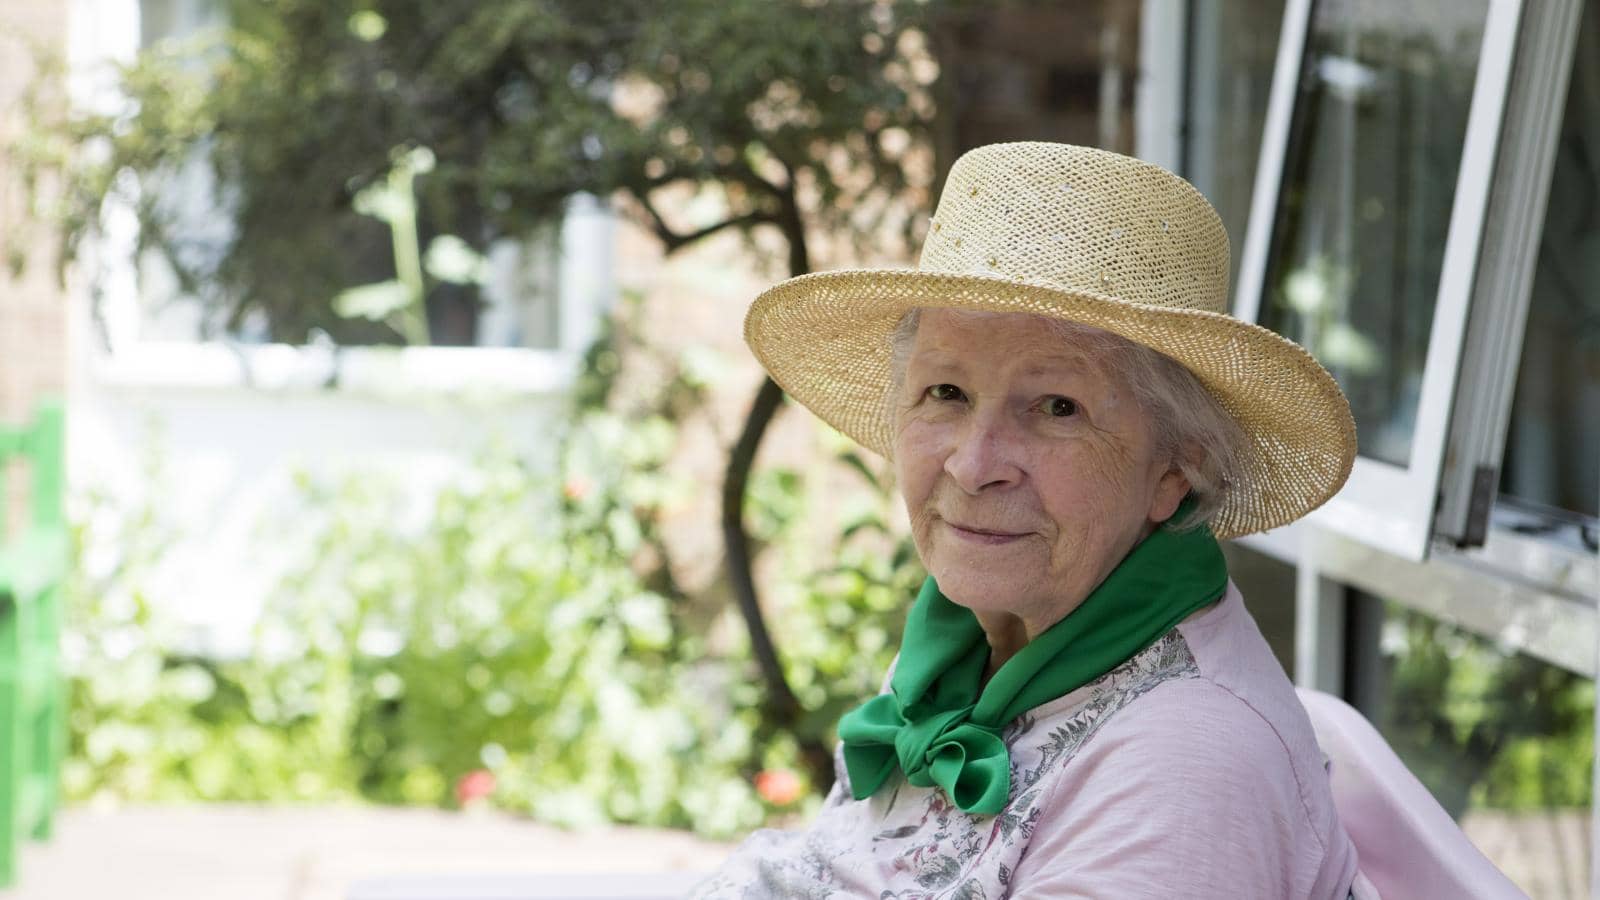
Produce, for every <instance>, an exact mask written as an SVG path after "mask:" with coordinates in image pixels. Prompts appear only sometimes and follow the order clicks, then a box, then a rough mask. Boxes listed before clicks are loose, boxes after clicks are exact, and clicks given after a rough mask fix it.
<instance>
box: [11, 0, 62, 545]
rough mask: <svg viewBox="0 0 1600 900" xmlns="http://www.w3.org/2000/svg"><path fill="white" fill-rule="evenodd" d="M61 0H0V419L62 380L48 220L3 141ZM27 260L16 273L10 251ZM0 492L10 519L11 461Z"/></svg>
mask: <svg viewBox="0 0 1600 900" xmlns="http://www.w3.org/2000/svg"><path fill="white" fill-rule="evenodd" d="M66 37H67V2H66V0H0V420H4V421H7V422H17V421H20V420H22V419H23V418H24V417H26V416H27V415H28V414H29V413H30V412H31V411H32V409H33V406H34V403H35V402H36V401H37V400H38V399H39V398H40V397H44V396H52V395H53V396H61V395H64V394H65V392H66V386H67V342H66V325H67V306H66V295H65V292H64V291H63V290H62V289H61V287H60V285H59V284H58V283H57V280H56V276H55V259H54V256H53V255H52V245H53V241H52V239H51V236H50V233H49V229H48V227H46V226H44V225H41V224H40V223H38V222H36V221H33V220H32V219H31V218H30V217H29V216H28V214H27V213H28V210H27V203H26V196H25V194H24V191H23V186H22V184H21V182H20V179H19V178H18V176H17V166H16V162H15V160H14V159H13V158H12V155H11V153H10V152H9V149H10V147H11V145H12V143H13V142H14V140H15V139H16V137H17V136H18V135H19V134H21V133H22V131H23V129H24V128H25V127H26V124H27V123H26V121H25V118H24V114H23V111H22V109H21V101H22V98H23V96H24V94H25V93H26V92H27V90H28V89H29V86H30V85H31V84H32V83H33V82H34V78H35V74H36V72H37V69H38V61H37V60H36V58H35V53H36V52H38V50H39V48H44V50H45V52H53V53H57V54H64V53H65V51H66ZM16 251H20V252H21V253H22V254H23V255H24V256H25V258H26V260H27V266H26V268H25V270H24V271H23V272H22V274H21V275H14V274H13V272H12V270H11V265H10V264H9V259H10V257H11V256H12V255H13V253H14V252H16ZM11 474H12V475H13V477H12V478H10V479H3V478H0V482H3V481H7V480H9V481H10V483H11V490H10V491H9V492H7V493H8V496H0V514H3V515H0V526H4V525H5V524H6V520H7V519H10V520H11V521H12V522H15V518H16V515H17V514H18V513H19V512H20V510H19V508H18V507H19V506H20V504H21V502H22V501H23V499H24V498H23V493H24V488H23V485H22V482H23V481H24V479H23V478H18V477H15V476H17V475H20V474H21V473H20V472H18V471H16V470H15V469H13V471H12V472H11Z"/></svg>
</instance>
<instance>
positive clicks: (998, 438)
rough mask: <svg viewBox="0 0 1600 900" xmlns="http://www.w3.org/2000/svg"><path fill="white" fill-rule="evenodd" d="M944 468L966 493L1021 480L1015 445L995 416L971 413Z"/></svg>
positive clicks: (973, 492) (945, 461)
mask: <svg viewBox="0 0 1600 900" xmlns="http://www.w3.org/2000/svg"><path fill="white" fill-rule="evenodd" d="M944 470H945V472H946V473H948V474H949V475H950V477H951V478H952V479H954V480H955V483H956V485H957V486H958V487H960V488H961V489H962V490H963V491H965V492H967V493H968V494H977V493H979V492H980V491H985V490H994V489H996V488H1001V487H1004V486H1006V485H1011V484H1015V483H1017V482H1018V481H1019V480H1021V477H1022V470H1021V468H1020V467H1018V466H1017V464H1016V459H1015V448H1014V447H1013V446H1012V444H1011V441H1010V439H1009V436H1008V435H1007V434H1006V433H1005V427H1004V424H1003V423H1002V422H1000V421H998V420H997V419H996V418H995V417H988V416H982V417H974V418H972V419H970V420H968V422H967V426H966V427H965V428H962V429H961V430H960V431H959V432H958V434H957V436H956V442H955V446H954V447H953V448H952V449H951V452H950V455H949V456H947V457H945V460H944Z"/></svg>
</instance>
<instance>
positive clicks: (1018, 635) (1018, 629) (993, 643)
mask: <svg viewBox="0 0 1600 900" xmlns="http://www.w3.org/2000/svg"><path fill="white" fill-rule="evenodd" d="M975 615H976V616H977V617H978V624H979V625H980V626H982V628H983V634H984V636H985V637H986V638H988V640H989V665H988V667H987V668H986V669H984V672H983V682H984V683H985V684H988V683H989V679H990V678H991V677H993V676H994V673H996V672H998V671H1000V667H1001V666H1003V665H1005V664H1006V660H1008V659H1010V658H1011V657H1013V656H1016V655H1017V651H1018V650H1021V649H1022V648H1023V647H1024V646H1025V645H1026V644H1027V643H1028V641H1030V640H1032V639H1033V635H1031V634H1029V633H1028V627H1027V625H1026V624H1024V623H1023V621H1022V618H1021V617H1020V616H1014V615H1012V614H1011V613H997V612H983V613H975Z"/></svg>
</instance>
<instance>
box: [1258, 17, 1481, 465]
mask: <svg viewBox="0 0 1600 900" xmlns="http://www.w3.org/2000/svg"><path fill="white" fill-rule="evenodd" d="M1487 15H1488V2H1487V0H1429V2H1415V3H1395V2H1392V0H1327V2H1321V3H1318V4H1316V7H1315V11H1314V12H1313V15H1312V20H1311V28H1310V34H1309V36H1308V39H1307V43H1306V49H1305V57H1304V65H1303V68H1302V70H1301V74H1300V81H1299V90H1298V96H1297V97H1296V100H1295V114H1294V120H1293V123H1292V125H1291V128H1290V135H1289V143H1288V148H1287V151H1286V154H1285V157H1284V169H1283V183H1282V187H1281V189H1280V192H1279V197H1278V209H1277V213H1276V215H1275V217H1274V222H1275V226H1274V230H1273V236H1272V242H1271V245H1270V250H1269V256H1268V262H1267V271H1266V278H1265V281H1264V282H1263V284H1264V285H1265V288H1264V296H1263V297H1262V304H1261V313H1260V317H1259V318H1260V320H1261V323H1262V324H1264V325H1266V326H1267V327H1269V328H1272V329H1274V330H1276V331H1279V332H1281V333H1283V334H1285V335H1287V336H1289V337H1291V338H1293V339H1294V340H1296V341H1299V342H1300V343H1301V344H1302V345H1304V346H1305V347H1306V348H1307V349H1309V350H1310V351H1311V352H1312V353H1313V354H1315V355H1316V356H1317V358H1318V359H1320V360H1321V361H1322V363H1323V364H1324V365H1326V366H1327V367H1328V368H1329V369H1330V370H1331V371H1332V372H1333V374H1334V375H1335V377H1337V378H1338V379H1339V382H1340V384H1341V385H1343V387H1344V389H1345V392H1346V393H1347V394H1348V395H1349V396H1350V403H1351V406H1352V407H1353V408H1354V410H1355V417H1356V425H1357V432H1358V434H1359V435H1360V441H1361V452H1362V453H1363V454H1364V455H1366V456H1371V457H1374V458H1377V459H1381V460H1384V461H1386V462H1391V463H1394V464H1396V465H1401V466H1404V465H1406V464H1407V461H1408V460H1409V458H1410V455H1411V440H1412V431H1413V430H1414V425H1415V421H1416V408H1417V398H1418V395H1419V393H1420V392H1421V387H1422V374H1423V368H1424V363H1425V361H1426V357H1427V352H1428V335H1429V332H1430V330H1431V329H1432V327H1433V310H1434V300H1435V296H1436V294H1437V293H1438V288H1439V273H1440V268H1441V266H1442V264H1443V258H1444V247H1445V237H1446V233H1447V231H1448V229H1449V225H1450V210H1451V206H1452V202H1453V198H1454V192H1455V185H1456V173H1457V170H1458V169H1459V168H1460V164H1461V154H1462V143H1463V140H1464V137H1465V134H1466V127H1467V113H1468V109H1469V107H1470V105H1471V100H1472V87H1473V82H1474V78H1475V74H1476V71H1477V66H1478V50H1479V45H1480V44H1481V42H1482V37H1483V28H1484V21H1485V19H1486V17H1487Z"/></svg>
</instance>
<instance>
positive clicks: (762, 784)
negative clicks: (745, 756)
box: [756, 769, 801, 806]
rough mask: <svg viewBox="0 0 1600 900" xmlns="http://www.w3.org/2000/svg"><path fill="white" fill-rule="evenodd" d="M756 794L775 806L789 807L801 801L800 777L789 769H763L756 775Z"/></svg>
mask: <svg viewBox="0 0 1600 900" xmlns="http://www.w3.org/2000/svg"><path fill="white" fill-rule="evenodd" d="M756 793H757V794H760V795H761V799H763V800H765V801H767V802H768V803H770V804H772V805H773V806H788V805H789V804H791V803H793V802H795V801H796V800H799V799H800V794H801V787H800V776H798V775H796V774H794V773H793V772H791V771H789V770H788V769H763V770H762V771H761V772H758V773H757V774H756Z"/></svg>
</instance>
